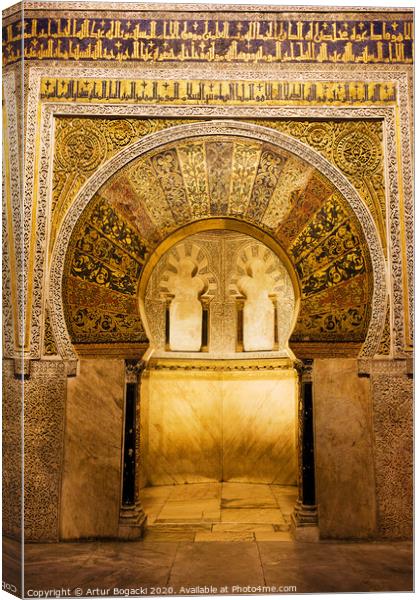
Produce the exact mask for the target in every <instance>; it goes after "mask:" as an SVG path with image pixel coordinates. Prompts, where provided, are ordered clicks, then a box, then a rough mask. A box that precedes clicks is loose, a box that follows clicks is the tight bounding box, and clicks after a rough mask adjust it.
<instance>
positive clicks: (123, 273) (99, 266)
mask: <svg viewBox="0 0 420 600" xmlns="http://www.w3.org/2000/svg"><path fill="white" fill-rule="evenodd" d="M77 233H78V234H77V236H73V237H72V240H71V243H70V248H71V250H70V253H71V259H70V260H69V261H68V263H67V265H66V273H65V290H66V292H65V311H66V320H67V324H68V327H69V331H70V333H71V336H72V340H73V342H74V343H76V344H83V343H105V342H107V343H108V342H147V336H146V334H145V332H144V329H143V326H142V323H141V319H140V317H139V314H138V308H137V303H136V300H135V295H136V289H137V281H138V279H139V277H140V274H141V270H142V266H143V263H144V261H145V259H146V253H147V248H146V245H145V244H144V243H143V241H142V240H141V239H140V238H139V235H138V234H137V233H136V232H135V230H134V229H133V227H132V226H131V225H130V224H129V223H127V221H126V217H125V216H123V215H122V214H121V213H117V212H116V211H115V209H114V208H113V207H111V206H109V204H107V203H106V201H105V200H104V199H103V198H102V197H100V196H98V197H97V198H96V200H95V202H93V204H92V205H91V206H90V207H89V208H88V209H87V211H85V214H84V216H83V217H82V219H81V220H80V222H79V229H78V232H77Z"/></svg>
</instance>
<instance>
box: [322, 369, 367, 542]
mask: <svg viewBox="0 0 420 600" xmlns="http://www.w3.org/2000/svg"><path fill="white" fill-rule="evenodd" d="M313 391H314V429H315V465H316V489H317V501H318V507H319V527H320V534H321V537H324V538H368V537H371V536H373V535H374V533H375V528H376V506H375V479H374V457H373V429H372V399H371V395H370V383H369V380H368V379H366V378H360V377H358V374H357V360H355V359H316V360H315V361H314V368H313Z"/></svg>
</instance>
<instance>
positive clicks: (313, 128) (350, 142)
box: [252, 119, 386, 249]
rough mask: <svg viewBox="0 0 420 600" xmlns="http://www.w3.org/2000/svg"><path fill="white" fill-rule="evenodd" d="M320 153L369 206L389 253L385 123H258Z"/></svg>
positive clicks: (279, 121) (374, 121) (306, 121)
mask: <svg viewBox="0 0 420 600" xmlns="http://www.w3.org/2000/svg"><path fill="white" fill-rule="evenodd" d="M252 122H254V123H256V124H258V125H263V126H264V127H270V128H272V129H276V130H277V131H281V132H282V133H286V134H287V135H291V136H293V137H295V138H297V139H298V140H300V141H301V142H304V143H305V144H308V146H311V147H312V148H314V149H315V150H317V151H318V152H320V153H321V154H322V155H323V156H325V158H327V159H328V160H329V161H330V162H331V163H333V164H335V165H336V166H337V167H338V168H339V169H340V171H342V172H343V173H344V175H345V176H346V177H347V178H348V179H349V181H351V183H352V184H353V185H354V187H355V188H356V189H357V191H358V193H359V194H360V196H361V197H362V198H363V200H364V201H365V203H366V205H367V206H368V208H369V210H370V212H371V214H372V216H373V218H374V220H375V224H376V226H377V227H378V231H379V235H380V237H381V240H382V244H383V247H384V249H386V231H385V223H386V215H385V205H386V202H385V181H384V169H383V151H382V141H383V133H382V122H381V121H377V120H366V121H310V120H288V121H286V120H281V119H278V120H274V119H271V120H267V121H266V120H260V119H259V120H258V121H252Z"/></svg>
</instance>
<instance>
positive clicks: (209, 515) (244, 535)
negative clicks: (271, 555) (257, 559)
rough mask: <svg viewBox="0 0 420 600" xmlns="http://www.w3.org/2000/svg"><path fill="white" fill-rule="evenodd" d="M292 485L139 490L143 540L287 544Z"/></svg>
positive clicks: (293, 493) (200, 485)
mask: <svg viewBox="0 0 420 600" xmlns="http://www.w3.org/2000/svg"><path fill="white" fill-rule="evenodd" d="M296 496H297V488H296V487H295V486H281V485H264V484H252V483H230V482H229V483H225V482H223V483H196V484H186V485H165V486H158V487H148V488H144V489H143V490H142V491H141V493H140V497H141V501H142V505H143V508H144V510H145V512H146V514H147V523H148V525H147V529H146V534H145V540H147V541H153V540H154V541H169V540H172V541H190V542H211V541H214V542H228V541H242V542H247V541H254V540H257V541H282V542H287V541H289V542H291V536H290V533H289V528H290V516H291V513H292V511H293V507H294V504H295V502H296Z"/></svg>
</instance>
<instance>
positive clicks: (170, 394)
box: [141, 370, 222, 485]
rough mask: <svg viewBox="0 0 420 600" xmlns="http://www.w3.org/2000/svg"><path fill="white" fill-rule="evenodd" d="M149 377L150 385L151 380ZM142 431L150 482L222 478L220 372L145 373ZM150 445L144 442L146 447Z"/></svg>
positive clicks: (188, 481) (179, 371)
mask: <svg viewBox="0 0 420 600" xmlns="http://www.w3.org/2000/svg"><path fill="white" fill-rule="evenodd" d="M147 380H148V382H147V383H145V382H146V381H147ZM141 402H142V405H143V406H142V415H143V416H144V415H145V413H146V412H147V413H148V422H147V423H144V424H143V427H142V434H143V436H146V437H147V442H146V441H145V440H143V444H145V443H147V446H148V451H147V453H146V455H145V457H144V458H145V469H146V473H147V475H146V479H147V481H148V483H149V485H169V484H176V483H177V484H178V483H199V482H204V481H220V473H221V460H222V459H221V447H222V404H221V396H220V381H219V374H218V373H212V372H209V373H206V372H197V371H194V372H188V371H181V370H177V371H175V372H168V371H150V372H146V373H144V374H143V378H142V386H141ZM143 447H144V446H143Z"/></svg>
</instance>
